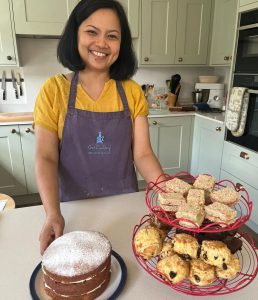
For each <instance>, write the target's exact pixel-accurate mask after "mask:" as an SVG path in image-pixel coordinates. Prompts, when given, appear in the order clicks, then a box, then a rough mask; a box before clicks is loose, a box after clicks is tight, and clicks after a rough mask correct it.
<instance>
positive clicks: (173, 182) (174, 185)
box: [165, 177, 192, 196]
mask: <svg viewBox="0 0 258 300" xmlns="http://www.w3.org/2000/svg"><path fill="white" fill-rule="evenodd" d="M165 187H166V190H167V191H168V192H175V193H180V194H182V195H183V196H186V195H187V193H188V191H189V190H190V189H191V188H192V185H191V184H189V183H187V182H185V181H183V180H181V179H179V178H176V177H175V178H173V179H170V180H168V181H166V183H165Z"/></svg>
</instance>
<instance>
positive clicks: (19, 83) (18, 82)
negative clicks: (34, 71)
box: [17, 72, 23, 96]
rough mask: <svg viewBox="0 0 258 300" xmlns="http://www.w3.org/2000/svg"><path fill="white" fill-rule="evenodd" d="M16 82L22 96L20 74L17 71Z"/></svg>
mask: <svg viewBox="0 0 258 300" xmlns="http://www.w3.org/2000/svg"><path fill="white" fill-rule="evenodd" d="M17 84H18V86H19V87H20V96H22V95H23V90H22V85H21V74H20V73H19V72H18V73H17Z"/></svg>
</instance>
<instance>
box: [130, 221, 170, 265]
mask: <svg viewBox="0 0 258 300" xmlns="http://www.w3.org/2000/svg"><path fill="white" fill-rule="evenodd" d="M164 239H165V234H164V232H163V231H162V230H160V229H159V228H157V227H154V226H146V227H144V228H141V229H140V230H139V231H137V233H136V235H135V237H134V245H135V250H136V253H137V254H138V255H140V256H142V257H143V258H144V259H147V260H148V259H151V258H152V257H154V256H157V255H159V253H160V251H161V249H162V245H163V241H164Z"/></svg>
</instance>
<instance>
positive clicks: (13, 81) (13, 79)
mask: <svg viewBox="0 0 258 300" xmlns="http://www.w3.org/2000/svg"><path fill="white" fill-rule="evenodd" d="M11 75H12V83H13V88H14V92H15V98H16V99H18V98H19V94H18V88H17V84H16V78H15V75H14V70H11Z"/></svg>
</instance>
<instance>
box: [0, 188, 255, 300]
mask: <svg viewBox="0 0 258 300" xmlns="http://www.w3.org/2000/svg"><path fill="white" fill-rule="evenodd" d="M61 207H62V212H63V215H64V217H65V220H66V228H65V232H69V231H74V230H97V231H101V232H103V233H104V234H106V235H107V236H108V238H109V239H110V241H111V243H112V247H113V249H114V250H115V251H116V252H117V253H118V254H120V256H121V257H122V258H123V259H124V261H125V264H126V266H127V270H128V278H127V282H126V285H125V288H124V290H123V292H122V293H121V295H120V296H119V298H118V299H122V300H124V299H125V300H145V299H146V300H157V299H159V300H168V299H173V300H186V299H188V300H189V299H191V298H193V297H192V296H187V295H183V294H180V293H178V292H176V291H174V290H172V289H170V288H169V287H168V286H165V285H163V284H162V283H160V282H158V281H157V280H155V279H154V278H153V277H152V276H151V275H149V274H148V273H146V272H145V271H144V270H143V269H142V267H141V266H140V265H139V264H138V263H137V261H136V259H135V257H134V255H133V251H132V246H131V241H132V232H133V228H134V226H135V225H136V224H138V223H139V222H140V219H141V217H142V216H143V215H145V214H147V213H148V211H147V206H146V204H145V193H144V192H139V193H133V194H125V195H120V196H113V197H106V198H99V199H89V200H81V201H74V202H67V203H62V205H61ZM43 221H44V211H43V208H42V206H32V207H26V208H19V209H14V210H10V211H6V212H4V213H2V214H0V299H3V300H29V299H31V298H30V291H29V280H30V277H31V274H32V272H33V270H34V268H35V267H36V266H37V264H38V263H39V262H40V260H41V256H40V254H39V242H38V237H39V233H40V230H41V226H42V224H43ZM257 286H258V277H256V278H255V280H254V281H253V282H252V283H251V284H250V285H248V286H247V287H245V288H244V289H242V290H240V291H238V292H235V293H234V294H231V295H230V294H229V295H224V296H220V297H211V296H208V297H204V298H203V299H208V300H213V299H228V300H229V299H234V300H243V299H248V300H255V299H257ZM255 295H256V296H255ZM194 299H196V300H197V299H200V297H196V298H194Z"/></svg>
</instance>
